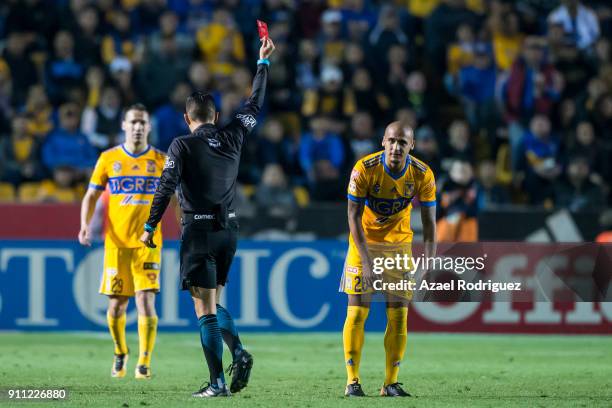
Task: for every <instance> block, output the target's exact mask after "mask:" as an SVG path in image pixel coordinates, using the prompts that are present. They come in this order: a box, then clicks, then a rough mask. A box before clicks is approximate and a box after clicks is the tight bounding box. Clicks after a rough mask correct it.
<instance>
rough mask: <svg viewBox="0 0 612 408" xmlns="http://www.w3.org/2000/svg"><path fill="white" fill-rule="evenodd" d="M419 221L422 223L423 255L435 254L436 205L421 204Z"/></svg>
mask: <svg viewBox="0 0 612 408" xmlns="http://www.w3.org/2000/svg"><path fill="white" fill-rule="evenodd" d="M421 222H422V223H423V242H424V244H425V257H434V256H436V241H437V239H436V206H435V205H433V206H429V207H424V206H421Z"/></svg>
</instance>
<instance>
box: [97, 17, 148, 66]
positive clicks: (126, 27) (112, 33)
mask: <svg viewBox="0 0 612 408" xmlns="http://www.w3.org/2000/svg"><path fill="white" fill-rule="evenodd" d="M132 30H133V28H132V27H131V25H130V17H129V16H128V14H127V13H126V12H125V11H123V10H121V9H113V11H112V13H111V14H110V29H109V30H108V33H107V34H106V35H105V36H104V37H103V38H102V50H101V51H102V61H103V62H104V63H105V64H110V63H112V62H113V61H114V60H115V59H116V58H120V57H123V58H127V59H128V60H129V61H130V62H131V63H134V62H137V61H139V60H140V55H139V54H140V52H141V51H140V50H138V49H137V44H138V37H137V36H136V34H135V33H134V32H133V31H132Z"/></svg>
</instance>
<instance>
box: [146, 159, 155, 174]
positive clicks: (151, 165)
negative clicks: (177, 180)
mask: <svg viewBox="0 0 612 408" xmlns="http://www.w3.org/2000/svg"><path fill="white" fill-rule="evenodd" d="M147 173H155V160H147Z"/></svg>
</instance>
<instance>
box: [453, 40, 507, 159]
mask: <svg viewBox="0 0 612 408" xmlns="http://www.w3.org/2000/svg"><path fill="white" fill-rule="evenodd" d="M496 85H497V73H496V69H495V66H494V64H493V55H492V52H491V48H490V47H489V45H488V44H483V43H479V44H477V46H476V47H475V53H474V62H473V64H471V65H468V66H466V67H464V68H462V69H461V70H460V71H459V89H460V94H461V98H462V102H463V109H464V112H465V115H466V117H467V118H468V121H469V123H470V126H471V128H472V130H473V131H474V132H476V133H479V132H480V131H481V130H485V131H486V133H487V135H488V140H489V145H490V147H491V148H492V149H494V150H497V149H496V148H497V146H496V145H495V144H496V129H497V119H498V115H497V104H496V101H495V88H496Z"/></svg>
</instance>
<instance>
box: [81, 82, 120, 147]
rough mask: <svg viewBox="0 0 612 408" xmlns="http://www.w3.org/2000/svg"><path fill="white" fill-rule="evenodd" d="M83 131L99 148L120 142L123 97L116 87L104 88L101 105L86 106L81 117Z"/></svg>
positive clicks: (92, 143) (91, 142)
mask: <svg viewBox="0 0 612 408" xmlns="http://www.w3.org/2000/svg"><path fill="white" fill-rule="evenodd" d="M81 132H83V133H85V135H87V138H88V139H89V143H90V144H91V145H92V146H95V147H96V148H98V149H99V150H105V149H108V148H109V147H111V146H114V145H116V144H118V142H119V134H120V133H121V98H120V96H119V91H118V90H117V89H116V88H113V87H110V86H109V87H106V88H104V89H103V90H102V94H101V97H100V105H99V106H97V107H87V108H85V110H84V111H83V116H82V118H81Z"/></svg>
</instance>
